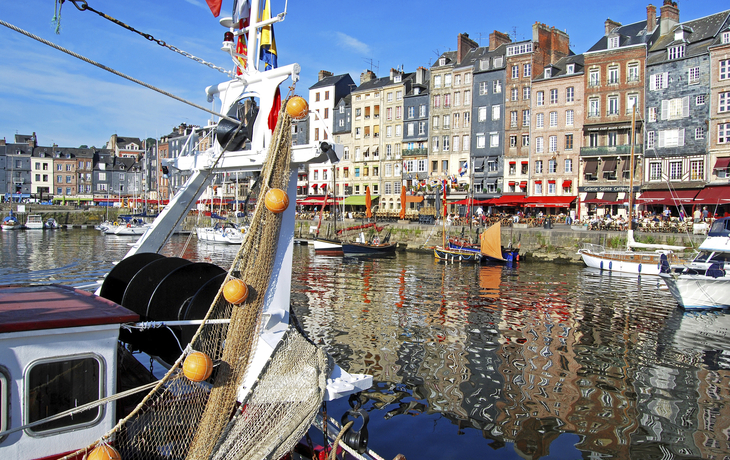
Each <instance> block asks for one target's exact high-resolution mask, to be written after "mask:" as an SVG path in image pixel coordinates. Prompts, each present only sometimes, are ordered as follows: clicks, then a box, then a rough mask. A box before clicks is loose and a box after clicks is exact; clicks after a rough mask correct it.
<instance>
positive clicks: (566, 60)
mask: <svg viewBox="0 0 730 460" xmlns="http://www.w3.org/2000/svg"><path fill="white" fill-rule="evenodd" d="M584 61H585V59H584V57H583V55H582V54H573V55H570V56H565V57H563V58H560V59H559V60H558V62H556V63H555V64H548V65H546V66H545V68H546V69H547V68H548V67H550V68H552V69H553V70H552V73H551V75H550V77H548V78H545V72H543V73H541V74H540V76H539V77H536V78H534V79H533V81H542V80H552V79H554V78H556V77H567V76H574V75H580V74H582V73H583V68H584V67H585V64H584ZM568 64H575V69H574V70H573V73H571V74H569V73H567V69H568Z"/></svg>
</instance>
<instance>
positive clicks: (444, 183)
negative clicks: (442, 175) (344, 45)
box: [443, 179, 446, 217]
mask: <svg viewBox="0 0 730 460" xmlns="http://www.w3.org/2000/svg"><path fill="white" fill-rule="evenodd" d="M443 187H444V201H443V203H444V217H446V179H444V182H443Z"/></svg>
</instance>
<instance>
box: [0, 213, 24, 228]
mask: <svg viewBox="0 0 730 460" xmlns="http://www.w3.org/2000/svg"><path fill="white" fill-rule="evenodd" d="M1 226H2V229H3V230H20V229H21V228H23V224H21V223H20V221H19V220H18V218H17V217H15V215H14V214H13V210H12V209H11V210H10V215H9V216H6V217H5V218H4V219H3V222H2V224H1Z"/></svg>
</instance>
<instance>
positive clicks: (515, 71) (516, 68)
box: [512, 65, 520, 78]
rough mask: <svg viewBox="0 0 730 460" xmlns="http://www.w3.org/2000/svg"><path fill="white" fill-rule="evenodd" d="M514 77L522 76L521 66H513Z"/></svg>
mask: <svg viewBox="0 0 730 460" xmlns="http://www.w3.org/2000/svg"><path fill="white" fill-rule="evenodd" d="M512 78H520V66H518V65H513V66H512Z"/></svg>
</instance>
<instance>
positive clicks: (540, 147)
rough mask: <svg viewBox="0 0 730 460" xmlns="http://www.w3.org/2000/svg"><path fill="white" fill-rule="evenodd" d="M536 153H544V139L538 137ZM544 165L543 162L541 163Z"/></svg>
mask: <svg viewBox="0 0 730 460" xmlns="http://www.w3.org/2000/svg"><path fill="white" fill-rule="evenodd" d="M535 153H543V139H542V137H536V138H535ZM540 164H542V162H541V163H540ZM535 172H541V171H537V170H536V171H535Z"/></svg>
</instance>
